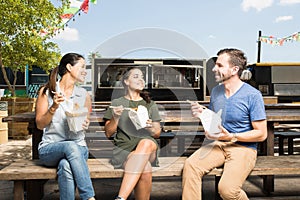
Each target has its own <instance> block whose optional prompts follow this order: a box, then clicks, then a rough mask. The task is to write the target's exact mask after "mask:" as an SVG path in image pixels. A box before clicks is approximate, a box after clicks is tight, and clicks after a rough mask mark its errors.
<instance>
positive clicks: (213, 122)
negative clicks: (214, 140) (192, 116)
mask: <svg viewBox="0 0 300 200" xmlns="http://www.w3.org/2000/svg"><path fill="white" fill-rule="evenodd" d="M221 114H222V110H220V111H219V112H218V113H215V112H213V111H212V110H209V109H204V110H203V111H202V113H201V114H200V116H199V118H200V119H201V123H202V125H203V128H204V129H205V130H206V131H207V132H209V133H210V134H218V133H220V131H221V130H220V128H219V126H220V125H221V124H222V119H221Z"/></svg>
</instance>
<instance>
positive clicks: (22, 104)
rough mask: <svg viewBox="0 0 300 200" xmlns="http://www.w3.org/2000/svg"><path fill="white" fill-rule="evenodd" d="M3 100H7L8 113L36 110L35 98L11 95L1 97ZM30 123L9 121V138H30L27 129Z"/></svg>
mask: <svg viewBox="0 0 300 200" xmlns="http://www.w3.org/2000/svg"><path fill="white" fill-rule="evenodd" d="M1 100H2V101H7V105H8V106H7V112H8V115H14V114H18V113H24V112H32V111H34V110H35V101H36V99H35V98H23V97H11V98H5V97H2V98H1ZM27 127H28V123H24V122H13V123H11V122H9V123H8V138H10V139H28V138H29V132H28V130H27Z"/></svg>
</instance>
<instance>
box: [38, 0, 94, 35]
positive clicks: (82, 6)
mask: <svg viewBox="0 0 300 200" xmlns="http://www.w3.org/2000/svg"><path fill="white" fill-rule="evenodd" d="M69 2H70V5H69V7H66V8H64V10H63V14H62V15H61V16H60V17H61V19H62V24H60V25H59V26H58V27H52V28H49V29H48V30H45V29H43V30H41V31H40V33H39V35H40V36H42V37H43V36H46V35H47V34H48V33H49V32H50V30H51V31H54V32H57V31H59V30H60V29H63V28H64V27H65V26H68V23H69V22H70V21H71V20H72V19H73V21H75V16H76V15H77V14H78V15H80V12H81V11H82V12H84V13H85V14H87V13H88V10H89V2H91V3H93V4H97V0H83V1H82V0H69Z"/></svg>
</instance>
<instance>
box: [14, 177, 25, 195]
mask: <svg viewBox="0 0 300 200" xmlns="http://www.w3.org/2000/svg"><path fill="white" fill-rule="evenodd" d="M14 200H24V183H23V181H14Z"/></svg>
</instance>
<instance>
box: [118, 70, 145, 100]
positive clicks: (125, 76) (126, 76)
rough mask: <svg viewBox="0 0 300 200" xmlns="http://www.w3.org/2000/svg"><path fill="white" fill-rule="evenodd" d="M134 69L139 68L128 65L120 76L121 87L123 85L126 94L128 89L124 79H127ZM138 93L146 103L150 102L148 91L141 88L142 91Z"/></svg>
mask: <svg viewBox="0 0 300 200" xmlns="http://www.w3.org/2000/svg"><path fill="white" fill-rule="evenodd" d="M134 69H138V70H141V69H140V68H138V67H128V68H127V69H126V71H125V72H124V74H123V76H122V85H123V87H124V89H125V94H127V92H128V91H127V86H126V84H125V80H127V79H128V78H129V76H130V73H131V71H132V70H134ZM140 95H141V97H142V98H143V99H144V100H145V101H146V102H147V103H150V102H151V98H150V94H149V92H148V91H146V90H142V91H140Z"/></svg>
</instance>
